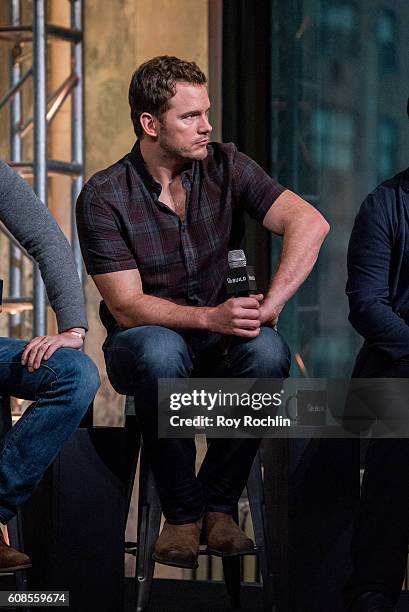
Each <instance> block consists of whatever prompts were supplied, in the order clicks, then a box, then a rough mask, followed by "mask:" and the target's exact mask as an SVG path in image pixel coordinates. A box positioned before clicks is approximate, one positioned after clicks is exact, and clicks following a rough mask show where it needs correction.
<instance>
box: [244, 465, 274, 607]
mask: <svg viewBox="0 0 409 612" xmlns="http://www.w3.org/2000/svg"><path fill="white" fill-rule="evenodd" d="M247 495H248V500H249V504H250V511H251V519H252V522H253V529H254V537H255V541H256V546H257V556H258V560H259V564H260V572H261V577H262V579H263V594H264V602H265V606H266V610H273V604H274V579H273V572H272V558H273V555H272V549H271V543H270V542H269V538H268V532H267V526H266V513H265V500H264V485H263V475H262V470H261V461H260V455H259V453H257V455H256V457H255V459H254V462H253V465H252V468H251V470H250V474H249V478H248V480H247Z"/></svg>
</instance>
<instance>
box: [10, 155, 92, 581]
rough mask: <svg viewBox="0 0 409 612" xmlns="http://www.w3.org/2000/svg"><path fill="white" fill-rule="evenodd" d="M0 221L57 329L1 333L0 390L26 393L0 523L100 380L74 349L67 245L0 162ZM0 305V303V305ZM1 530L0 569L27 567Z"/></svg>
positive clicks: (76, 294) (75, 322) (81, 322)
mask: <svg viewBox="0 0 409 612" xmlns="http://www.w3.org/2000/svg"><path fill="white" fill-rule="evenodd" d="M0 221H1V222H2V223H3V224H4V226H5V227H6V228H7V229H8V230H9V232H11V234H12V235H13V236H14V237H15V238H16V239H17V240H18V241H19V243H20V244H21V245H22V246H23V247H24V248H25V249H26V250H27V252H28V253H29V254H30V255H31V256H32V257H33V258H34V259H35V260H36V261H37V262H38V264H39V266H40V271H41V275H42V277H43V280H44V283H45V285H46V289H47V294H48V298H49V300H50V303H51V306H52V308H53V310H54V312H55V314H56V317H57V324H58V334H55V335H48V336H40V337H37V338H33V339H32V340H31V341H30V342H29V343H27V342H25V341H24V340H16V339H14V338H0V395H3V396H8V395H12V396H15V397H19V398H23V399H28V400H32V401H33V403H32V404H31V405H30V406H29V407H28V408H27V410H26V411H25V412H24V414H23V416H22V417H21V418H20V419H19V420H18V421H17V423H16V424H15V425H14V427H13V428H12V429H11V430H10V431H9V432H8V433H7V434H6V435H5V436H4V437H3V439H2V440H1V442H0V524H1V525H0V526H3V525H5V524H7V522H8V521H9V520H10V519H11V518H12V517H13V515H14V514H15V512H16V510H17V508H18V507H19V506H20V505H21V504H23V503H24V502H25V501H26V500H27V499H28V498H29V497H30V495H31V494H32V493H33V491H34V489H35V487H36V485H37V484H38V482H39V481H40V479H41V477H42V475H43V473H44V471H45V470H46V468H47V467H48V466H49V465H50V463H51V462H52V461H53V459H54V458H55V457H56V455H57V454H58V452H59V450H60V449H61V447H62V446H63V444H64V442H65V441H66V440H67V438H68V437H69V436H70V435H71V434H72V432H73V431H74V430H75V429H76V427H77V426H78V424H79V423H80V421H81V419H82V417H83V416H84V414H85V412H86V411H87V408H88V406H89V404H90V403H91V401H92V400H93V398H94V396H95V393H96V392H97V390H98V387H99V376H98V371H97V368H96V366H95V365H94V363H93V362H92V361H91V359H89V357H87V356H86V355H84V353H82V352H81V351H79V350H78V349H80V348H81V347H82V345H83V341H84V336H85V332H86V330H87V319H86V314H85V308H84V298H83V292H82V287H81V283H80V281H79V278H78V275H77V272H76V269H75V265H74V261H73V258H72V254H71V250H70V247H69V244H68V242H67V240H66V239H65V237H64V235H63V233H62V232H61V230H60V229H59V227H58V225H57V223H56V222H55V221H54V219H53V218H52V216H51V214H50V213H49V212H48V210H47V208H46V206H44V204H43V203H42V202H41V201H40V200H39V199H38V198H37V197H36V196H35V195H34V193H33V192H32V190H31V189H30V187H29V186H28V185H27V183H26V182H25V181H24V180H23V179H22V178H20V177H19V176H18V175H17V174H15V173H14V172H13V170H11V168H10V167H9V166H8V165H7V164H6V163H5V162H2V161H0ZM0 308H1V307H0ZM30 565H31V562H30V559H29V557H28V556H27V555H25V554H24V553H22V552H20V551H18V550H16V549H14V548H12V547H11V546H8V545H7V544H6V542H5V539H4V535H3V530H2V531H0V573H1V572H7V571H13V570H18V569H23V568H26V567H30Z"/></svg>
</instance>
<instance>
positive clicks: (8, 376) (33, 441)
mask: <svg viewBox="0 0 409 612" xmlns="http://www.w3.org/2000/svg"><path fill="white" fill-rule="evenodd" d="M25 346H26V342H24V341H20V340H14V339H12V338H0V394H2V395H13V396H16V397H19V398H22V399H29V400H34V403H33V404H31V406H29V407H28V408H27V410H26V411H25V413H24V415H23V416H22V417H21V418H20V419H19V420H18V422H17V423H16V425H14V427H12V429H11V430H10V431H9V432H8V433H7V434H6V435H5V436H4V438H3V440H2V441H1V446H0V521H1V522H3V523H6V522H7V521H9V520H10V519H11V518H12V516H13V515H14V513H15V512H16V510H17V508H18V507H19V506H20V505H22V504H23V503H24V502H25V501H26V500H27V499H28V498H29V497H30V496H31V494H32V493H33V491H34V489H35V487H36V486H37V484H38V482H39V481H40V479H41V477H42V475H43V473H44V471H45V470H46V469H47V467H48V466H49V465H50V463H51V462H52V461H53V459H54V458H55V457H56V455H57V454H58V452H59V451H60V449H61V447H62V446H63V444H64V442H65V441H66V440H67V438H68V437H69V436H70V435H71V434H72V433H73V431H74V430H75V429H76V427H77V426H78V424H79V423H80V421H81V419H82V417H83V416H84V414H85V412H86V411H87V408H88V406H89V405H90V403H91V401H92V400H93V398H94V396H95V393H96V392H97V390H98V387H99V375H98V370H97V368H96V366H95V364H94V363H93V362H92V361H91V359H89V357H87V356H86V355H84V353H81V352H80V351H77V350H74V349H66V348H62V349H59V350H57V351H56V352H55V353H54V355H53V356H52V357H51V358H50V359H49V360H48V361H47V362H46V363H43V364H42V365H41V366H40V368H39V369H38V370H36V371H35V372H29V371H28V370H27V368H26V367H25V366H22V365H21V355H22V352H23V350H24V347H25Z"/></svg>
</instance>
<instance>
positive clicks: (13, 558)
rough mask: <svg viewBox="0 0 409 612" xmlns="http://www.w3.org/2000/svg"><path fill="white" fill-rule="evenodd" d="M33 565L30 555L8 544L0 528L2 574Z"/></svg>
mask: <svg viewBox="0 0 409 612" xmlns="http://www.w3.org/2000/svg"><path fill="white" fill-rule="evenodd" d="M28 567H31V560H30V557H27V555H25V554H24V553H23V552H20V551H19V550H16V549H15V548H13V547H12V546H9V545H8V544H6V542H5V540H4V536H3V533H2V531H1V529H0V574H5V573H6V572H14V571H16V570H22V569H27V568H28Z"/></svg>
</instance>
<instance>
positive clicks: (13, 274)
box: [9, 0, 23, 337]
mask: <svg viewBox="0 0 409 612" xmlns="http://www.w3.org/2000/svg"><path fill="white" fill-rule="evenodd" d="M10 9H11V23H12V25H13V26H19V25H20V24H21V2H20V0H12V1H11V4H10ZM15 50H16V49H14V50H13V51H12V56H11V65H10V77H11V78H10V80H11V86H12V87H14V86H15V85H16V84H17V83H18V82H19V81H20V79H21V67H20V63H19V57H18V54H17V53H15ZM21 113H22V100H21V91H20V90H17V91H16V93H15V95H14V97H13V99H12V100H11V104H10V159H11V161H14V162H21V160H22V139H21V134H20V131H19V126H20V121H21ZM9 257H10V264H9V267H10V276H9V283H10V284H9V296H10V297H11V298H18V297H20V296H21V292H22V282H23V275H22V256H21V251H20V249H19V248H17V247H16V246H15V245H14V244H13V243H10V250H9ZM21 322H22V315H21V314H15V315H11V316H10V318H9V334H10V336H20V337H21V331H22V330H21Z"/></svg>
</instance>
